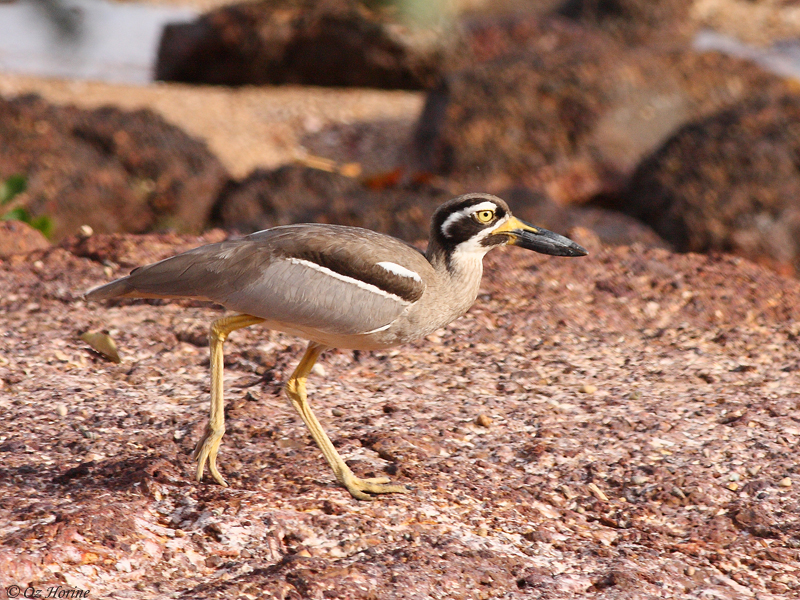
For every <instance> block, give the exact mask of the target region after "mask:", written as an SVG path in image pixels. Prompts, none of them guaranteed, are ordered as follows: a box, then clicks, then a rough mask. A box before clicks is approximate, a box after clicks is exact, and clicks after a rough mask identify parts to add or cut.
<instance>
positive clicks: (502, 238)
mask: <svg viewBox="0 0 800 600" xmlns="http://www.w3.org/2000/svg"><path fill="white" fill-rule="evenodd" d="M508 240H509V237H508V235H507V234H505V233H492V234H490V235H487V236H486V237H485V238H483V239H482V240H481V246H484V247H486V248H490V247H492V246H502V245H503V244H507V243H508Z"/></svg>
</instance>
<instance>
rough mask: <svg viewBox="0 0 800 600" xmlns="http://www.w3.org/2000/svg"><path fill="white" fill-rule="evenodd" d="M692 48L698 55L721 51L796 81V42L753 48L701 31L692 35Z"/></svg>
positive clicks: (799, 54) (799, 66) (799, 45)
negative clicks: (698, 52) (693, 36)
mask: <svg viewBox="0 0 800 600" xmlns="http://www.w3.org/2000/svg"><path fill="white" fill-rule="evenodd" d="M692 45H693V47H694V49H695V50H698V51H700V52H709V51H717V52H721V53H723V54H727V55H728V56H735V57H737V58H743V59H745V60H750V61H752V62H754V63H756V64H757V65H758V66H760V67H761V68H762V69H764V70H765V71H769V72H770V73H774V74H775V75H778V76H780V77H786V78H789V79H800V40H782V41H778V42H775V43H773V44H772V46H770V47H767V48H757V47H755V46H748V45H747V44H744V43H742V42H740V41H739V40H737V39H736V38H733V37H731V36H728V35H725V34H722V33H717V32H716V31H711V30H709V29H705V30H703V31H700V32H698V33H697V35H695V38H694V41H693V44H692Z"/></svg>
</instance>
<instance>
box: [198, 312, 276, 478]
mask: <svg viewBox="0 0 800 600" xmlns="http://www.w3.org/2000/svg"><path fill="white" fill-rule="evenodd" d="M263 321H264V319H260V318H258V317H252V316H250V315H233V316H230V317H223V318H221V319H217V320H216V321H214V323H212V325H211V331H210V332H209V334H208V339H209V343H210V347H211V414H210V415H209V418H208V425H206V431H205V433H204V434H203V437H202V438H200V441H199V442H197V446H195V448H194V452H193V453H192V458H193V459H194V460H196V461H197V481H200V480H202V479H203V470H204V469H205V465H206V461H208V470H209V471H211V476H212V477H214V479H216V481H217V483H219V484H220V485H223V486H225V487H228V484H227V483H226V482H225V480H224V479H223V478H222V475H220V474H219V471H218V470H217V452H218V451H219V445H220V442H221V441H222V436H223V435H224V434H225V402H224V400H223V397H222V370H223V366H224V362H223V356H222V346H223V344H224V343H225V339H226V338H227V337H228V335H230V333H231V332H232V331H236V330H237V329H241V328H242V327H249V326H250V325H256V324H258V323H262V322H263Z"/></svg>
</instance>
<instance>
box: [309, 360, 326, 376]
mask: <svg viewBox="0 0 800 600" xmlns="http://www.w3.org/2000/svg"><path fill="white" fill-rule="evenodd" d="M311 372H312V373H314V375H319V376H320V377H325V367H323V366H322V365H321V364H319V363H315V364H314V366H313V367H311Z"/></svg>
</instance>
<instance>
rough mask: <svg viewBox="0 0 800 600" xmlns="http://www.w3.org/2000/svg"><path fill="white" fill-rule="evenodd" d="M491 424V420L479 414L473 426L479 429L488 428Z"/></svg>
mask: <svg viewBox="0 0 800 600" xmlns="http://www.w3.org/2000/svg"><path fill="white" fill-rule="evenodd" d="M491 424H492V418H491V417H490V416H488V415H484V414H483V413H481V414H479V415H478V416H477V418H476V419H475V425H478V426H479V427H489V426H490V425H491Z"/></svg>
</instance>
